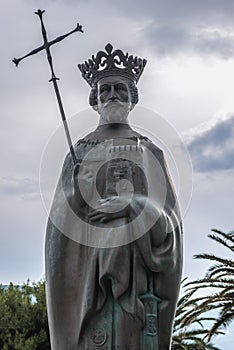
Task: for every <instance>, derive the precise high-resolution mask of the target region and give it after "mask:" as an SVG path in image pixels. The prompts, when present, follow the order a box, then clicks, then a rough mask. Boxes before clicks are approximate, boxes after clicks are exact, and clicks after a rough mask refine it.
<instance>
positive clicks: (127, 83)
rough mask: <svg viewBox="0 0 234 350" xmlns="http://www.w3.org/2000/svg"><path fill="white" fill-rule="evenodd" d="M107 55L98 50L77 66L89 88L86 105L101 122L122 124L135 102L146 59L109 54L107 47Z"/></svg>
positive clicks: (120, 53) (118, 52) (110, 50)
mask: <svg viewBox="0 0 234 350" xmlns="http://www.w3.org/2000/svg"><path fill="white" fill-rule="evenodd" d="M105 49H106V52H104V51H99V52H98V53H97V55H96V57H94V56H92V59H90V60H88V61H86V62H85V63H83V64H79V65H78V67H79V69H80V71H81V72H82V76H83V78H84V79H85V80H86V81H87V82H88V84H89V85H90V87H91V92H90V96H89V103H90V105H91V106H92V107H93V109H94V110H96V111H97V112H98V113H99V114H100V116H101V119H102V120H103V121H104V122H107V123H111V122H112V123H116V122H125V121H126V119H127V117H128V114H129V111H130V110H131V109H133V108H134V106H135V105H136V104H137V102H138V90H137V86H136V84H137V82H138V80H139V78H140V76H141V74H142V72H143V69H144V67H145V65H146V60H142V59H141V58H138V57H133V56H129V55H128V54H124V53H123V52H122V51H121V50H115V51H113V52H112V49H113V47H112V45H111V44H108V45H107V46H106V47H105Z"/></svg>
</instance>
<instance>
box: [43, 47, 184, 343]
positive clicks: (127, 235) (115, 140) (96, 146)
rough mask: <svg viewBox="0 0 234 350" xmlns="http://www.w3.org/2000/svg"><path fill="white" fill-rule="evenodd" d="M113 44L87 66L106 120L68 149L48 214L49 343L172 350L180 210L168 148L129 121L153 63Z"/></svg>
mask: <svg viewBox="0 0 234 350" xmlns="http://www.w3.org/2000/svg"><path fill="white" fill-rule="evenodd" d="M105 50H106V51H100V52H98V53H97V55H96V57H94V56H92V59H90V60H89V61H87V62H85V63H84V64H81V65H79V69H80V70H81V72H82V76H83V77H84V78H85V80H86V81H87V82H88V83H89V85H90V86H91V93H90V99H89V103H90V105H91V106H92V107H93V108H94V109H95V110H96V111H97V112H98V113H99V115H100V122H99V125H98V126H97V127H96V129H95V130H94V131H93V132H91V133H89V134H88V135H86V136H85V137H84V138H83V139H80V140H78V142H77V143H76V144H75V145H74V151H75V156H76V159H77V164H75V165H74V163H73V158H72V156H71V154H68V155H67V157H66V159H65V161H64V165H63V169H62V173H61V177H60V180H59V183H58V186H57V190H56V193H55V197H54V201H53V205H52V208H51V213H50V217H49V220H48V226H47V236H46V281H47V306H48V317H49V327H50V335H51V345H52V349H53V350H78V349H80V350H94V349H95V350H96V349H100V350H101V349H102V350H104V349H105V350H107V349H108V350H111V349H116V350H117V349H118V350H128V349H129V350H130V349H132V350H169V349H170V343H171V333H172V326H173V320H174V314H175V308H176V303H177V298H178V293H179V285H180V279H181V269H182V229H181V218H180V213H179V209H178V204H177V200H176V196H175V193H174V190H173V185H172V183H171V180H170V176H169V174H168V170H167V166H166V164H165V160H164V156H163V153H162V151H161V150H160V149H159V148H158V147H157V146H156V145H154V144H153V143H152V142H151V141H150V140H149V139H148V138H147V137H145V136H143V135H141V134H139V133H138V132H136V131H134V130H133V129H132V128H131V126H130V125H129V124H128V115H129V112H130V111H131V110H132V109H133V108H134V106H135V105H136V104H137V102H138V90H137V87H136V84H137V82H138V80H139V78H140V76H141V74H142V72H143V69H144V67H145V65H146V60H142V59H140V58H137V57H133V56H129V55H128V54H124V53H123V52H122V51H121V50H114V51H113V47H112V46H111V45H110V44H108V45H107V46H106V48H105ZM142 118H144V116H142Z"/></svg>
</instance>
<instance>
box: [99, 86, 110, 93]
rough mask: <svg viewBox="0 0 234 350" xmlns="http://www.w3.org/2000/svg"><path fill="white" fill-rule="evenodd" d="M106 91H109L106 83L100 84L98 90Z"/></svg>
mask: <svg viewBox="0 0 234 350" xmlns="http://www.w3.org/2000/svg"><path fill="white" fill-rule="evenodd" d="M106 91H109V86H108V85H102V86H101V87H100V92H101V93H102V92H106Z"/></svg>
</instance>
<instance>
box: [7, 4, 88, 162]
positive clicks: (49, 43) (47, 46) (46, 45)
mask: <svg viewBox="0 0 234 350" xmlns="http://www.w3.org/2000/svg"><path fill="white" fill-rule="evenodd" d="M44 12H45V10H38V11H37V12H35V14H36V15H38V16H39V18H40V22H41V30H42V36H43V40H44V44H43V45H41V46H39V47H38V48H36V49H34V50H32V51H31V52H29V53H28V54H27V55H25V56H22V57H20V58H15V57H14V59H13V60H12V62H14V63H15V65H16V67H17V66H18V64H19V62H20V61H21V60H23V59H24V58H26V57H28V56H32V55H35V54H36V53H38V52H40V51H42V50H46V55H47V59H48V62H49V66H50V70H51V79H50V80H49V81H50V82H52V83H53V86H54V91H55V94H56V97H57V101H58V105H59V110H60V114H61V117H62V121H63V126H64V129H65V133H66V137H67V141H68V145H69V148H70V152H71V156H72V159H73V163H74V164H76V163H77V158H76V155H75V151H74V147H73V145H72V140H71V135H70V132H69V129H68V124H67V119H66V116H65V112H64V108H63V104H62V99H61V95H60V91H59V88H58V83H57V80H59V78H58V77H56V75H55V72H54V67H53V60H52V55H51V53H50V46H52V45H54V44H56V43H58V42H59V41H62V40H63V39H65V38H66V37H67V36H69V35H71V34H73V33H75V32H82V33H83V30H82V26H81V25H80V24H79V23H77V26H76V28H75V29H74V30H72V31H71V32H69V33H67V34H64V35H61V36H59V37H58V38H56V39H54V40H51V41H48V39H47V33H46V29H45V26H44V23H43V18H42V16H43V13H44Z"/></svg>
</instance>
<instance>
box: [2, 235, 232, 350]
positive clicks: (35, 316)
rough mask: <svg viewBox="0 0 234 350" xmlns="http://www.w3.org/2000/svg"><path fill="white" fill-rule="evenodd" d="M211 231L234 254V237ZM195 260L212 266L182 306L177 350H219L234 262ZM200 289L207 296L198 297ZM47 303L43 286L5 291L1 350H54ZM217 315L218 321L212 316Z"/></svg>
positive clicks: (229, 310) (176, 327) (207, 256)
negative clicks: (217, 343) (216, 340)
mask: <svg viewBox="0 0 234 350" xmlns="http://www.w3.org/2000/svg"><path fill="white" fill-rule="evenodd" d="M212 231H213V233H212V234H211V235H209V237H210V238H211V239H212V240H214V241H216V242H217V243H218V244H221V245H222V246H224V247H225V248H226V249H228V250H229V251H231V252H232V253H233V251H234V232H230V233H224V232H221V231H218V230H212ZM195 258H197V259H206V260H209V261H211V262H212V263H213V264H212V265H211V266H210V267H209V269H208V271H207V273H206V275H205V277H204V278H202V279H200V280H197V281H193V282H189V283H187V284H186V286H187V287H189V289H187V291H186V292H185V293H184V295H183V296H182V297H181V298H180V300H179V302H178V306H177V311H176V318H175V323H174V332H173V344H172V350H219V349H218V348H217V347H215V346H214V345H213V344H212V343H211V340H213V337H214V336H215V335H217V334H223V332H222V330H223V329H225V328H226V327H228V325H229V324H230V323H231V322H232V321H233V319H234V261H233V260H232V259H227V258H224V257H218V256H216V255H214V254H207V253H203V254H199V255H196V256H195ZM200 290H202V292H203V293H202V296H200V297H199V296H196V293H197V292H199V291H200ZM210 290H211V292H210ZM204 291H205V293H204ZM214 291H215V292H214ZM204 295H205V296H204ZM45 300H46V298H45V282H44V281H40V282H38V283H34V284H33V285H30V284H29V281H28V282H27V283H26V284H24V285H23V286H14V285H13V284H12V283H11V284H10V285H9V286H8V288H4V287H3V286H0V349H1V350H50V342H49V329H48V321H47V312H46V301H45ZM214 310H218V316H216V317H215V318H214V317H211V316H210V311H214Z"/></svg>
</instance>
